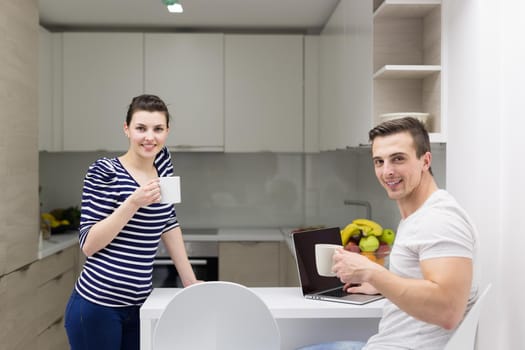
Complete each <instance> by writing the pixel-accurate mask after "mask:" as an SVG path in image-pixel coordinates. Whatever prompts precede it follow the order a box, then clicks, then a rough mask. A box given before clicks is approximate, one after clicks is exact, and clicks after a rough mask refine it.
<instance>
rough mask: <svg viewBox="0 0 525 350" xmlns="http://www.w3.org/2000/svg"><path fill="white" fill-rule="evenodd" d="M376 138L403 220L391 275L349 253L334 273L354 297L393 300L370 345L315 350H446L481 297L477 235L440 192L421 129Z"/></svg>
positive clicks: (404, 122) (378, 164) (383, 132)
mask: <svg viewBox="0 0 525 350" xmlns="http://www.w3.org/2000/svg"><path fill="white" fill-rule="evenodd" d="M369 138H370V141H371V142H372V159H373V162H374V168H375V174H376V177H377V179H378V180H379V183H380V184H381V185H382V186H383V187H384V188H385V190H386V192H387V195H388V197H389V198H391V199H393V200H395V201H396V202H397V205H398V208H399V212H400V214H401V222H400V223H399V227H398V230H397V236H396V240H395V243H394V246H393V248H392V252H391V255H390V270H387V269H385V268H384V267H383V266H380V265H379V264H376V263H373V262H371V261H370V260H368V259H367V258H366V257H364V256H362V255H359V254H356V253H351V252H348V251H345V250H342V249H341V250H338V251H337V253H336V254H334V264H333V267H332V269H333V271H334V272H335V273H336V275H337V276H338V278H340V279H341V281H342V282H343V283H345V284H346V285H345V287H347V290H348V291H349V292H353V293H355V292H359V293H367V294H373V293H381V294H382V295H384V296H385V297H386V298H387V301H386V304H385V307H384V310H383V317H382V319H381V321H380V324H379V332H378V333H377V334H376V335H374V336H372V337H371V338H370V339H369V340H368V342H367V344H366V345H364V344H361V345H358V344H356V343H354V342H336V343H328V344H319V345H314V346H313V347H308V349H352V350H353V349H360V348H362V346H363V345H364V347H363V349H366V350H377V349H425V350H430V349H443V348H444V346H445V345H446V343H447V342H448V340H449V338H450V337H451V335H452V334H453V331H454V329H455V328H456V327H457V326H458V325H459V323H460V322H461V320H462V319H463V316H464V315H465V313H466V311H467V310H468V309H469V308H470V305H471V304H472V303H473V302H474V301H475V299H476V297H477V290H478V278H477V275H478V274H477V269H476V254H477V250H478V248H477V247H478V236H477V232H476V230H475V228H474V226H473V224H472V222H471V220H470V219H469V217H468V215H467V214H466V213H465V211H464V210H463V209H462V208H461V207H460V206H459V205H458V203H457V202H456V201H455V200H454V198H453V197H452V196H451V195H450V194H449V193H447V192H446V191H444V190H441V189H439V188H438V186H437V184H436V182H435V180H434V177H433V176H432V170H431V163H432V154H431V153H430V141H429V136H428V133H427V131H426V130H425V127H424V125H423V124H422V123H421V122H419V121H418V120H417V119H414V118H402V119H397V120H393V121H387V122H384V123H382V124H380V125H378V126H376V127H375V128H373V129H372V130H370V132H369ZM350 284H360V285H359V286H357V287H349V286H350Z"/></svg>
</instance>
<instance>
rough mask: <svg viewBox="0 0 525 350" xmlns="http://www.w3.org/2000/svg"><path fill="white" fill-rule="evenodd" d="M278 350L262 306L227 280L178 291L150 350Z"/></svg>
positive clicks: (276, 336) (277, 338)
mask: <svg viewBox="0 0 525 350" xmlns="http://www.w3.org/2000/svg"><path fill="white" fill-rule="evenodd" d="M279 347H280V334H279V328H278V326H277V322H276V321H275V319H274V317H273V315H272V313H271V312H270V310H269V309H268V306H267V305H266V304H265V303H264V301H262V300H261V299H260V298H259V296H257V295H256V294H255V293H254V292H253V291H251V290H250V289H248V288H246V287H244V286H242V285H240V284H236V283H232V282H221V281H214V282H204V283H199V284H194V285H191V286H189V287H187V288H184V289H182V290H181V291H180V292H179V293H177V294H176V295H175V296H174V298H173V300H171V301H170V303H169V304H168V306H167V307H166V309H165V310H164V311H163V313H162V315H161V316H160V318H159V320H158V322H157V326H156V328H155V331H154V333H153V350H167V349H182V350H186V349H199V350H208V349H217V350H219V349H220V350H222V349H224V350H226V349H228V350H241V349H242V350H246V349H250V350H252V349H253V350H257V349H260V350H272V349H275V350H277V349H279Z"/></svg>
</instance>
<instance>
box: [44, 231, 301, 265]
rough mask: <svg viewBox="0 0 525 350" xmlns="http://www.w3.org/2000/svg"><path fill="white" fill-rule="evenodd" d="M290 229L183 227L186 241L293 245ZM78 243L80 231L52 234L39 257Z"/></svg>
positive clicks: (45, 242)
mask: <svg viewBox="0 0 525 350" xmlns="http://www.w3.org/2000/svg"><path fill="white" fill-rule="evenodd" d="M289 232H290V230H289V229H281V228H219V229H213V230H212V229H193V228H188V229H184V228H183V229H182V235H183V238H184V240H185V241H187V242H190V241H193V242H195V241H218V242H221V241H224V242H226V241H279V242H280V241H286V242H287V243H288V246H289V247H290V248H292V247H291V245H290V244H291V240H290V237H289ZM75 244H78V231H76V230H74V231H68V232H64V233H61V234H55V235H51V238H49V239H47V240H41V241H40V245H39V249H38V258H39V259H44V258H46V257H48V256H50V255H53V254H55V253H58V252H59V251H61V250H64V249H66V248H69V247H71V246H73V245H75Z"/></svg>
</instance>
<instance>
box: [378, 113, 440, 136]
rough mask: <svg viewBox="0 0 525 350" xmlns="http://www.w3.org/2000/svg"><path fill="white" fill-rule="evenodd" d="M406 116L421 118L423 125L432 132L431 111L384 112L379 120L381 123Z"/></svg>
mask: <svg viewBox="0 0 525 350" xmlns="http://www.w3.org/2000/svg"><path fill="white" fill-rule="evenodd" d="M405 117H412V118H416V119H417V120H419V121H420V122H421V123H423V125H425V128H426V129H427V131H428V132H430V131H431V130H430V129H432V125H431V120H430V119H431V118H430V113H422V112H398V113H383V114H381V115H380V116H379V120H380V122H381V123H383V122H386V121H389V120H394V119H400V118H405Z"/></svg>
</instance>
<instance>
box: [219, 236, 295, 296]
mask: <svg viewBox="0 0 525 350" xmlns="http://www.w3.org/2000/svg"><path fill="white" fill-rule="evenodd" d="M290 258H291V259H293V257H291V253H290V250H289V249H288V247H287V246H286V244H285V243H284V242H267V241H264V242H261V241H238V242H219V280H221V281H230V282H236V283H240V284H243V285H245V286H248V287H277V286H290V285H291V286H294V285H298V283H297V277H296V275H297V271H296V272H295V274H293V270H292V271H291V272H290ZM294 264H295V263H294Z"/></svg>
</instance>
